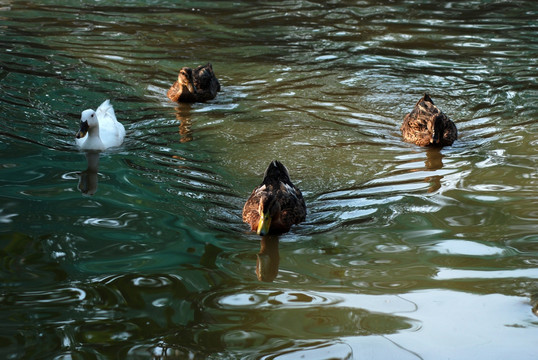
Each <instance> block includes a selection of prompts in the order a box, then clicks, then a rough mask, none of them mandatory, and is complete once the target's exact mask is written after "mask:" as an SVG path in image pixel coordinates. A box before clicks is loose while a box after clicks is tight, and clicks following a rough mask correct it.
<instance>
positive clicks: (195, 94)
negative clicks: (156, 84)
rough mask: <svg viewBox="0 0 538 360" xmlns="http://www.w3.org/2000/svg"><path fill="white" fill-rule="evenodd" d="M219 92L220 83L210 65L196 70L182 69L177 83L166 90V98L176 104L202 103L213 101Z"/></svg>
mask: <svg viewBox="0 0 538 360" xmlns="http://www.w3.org/2000/svg"><path fill="white" fill-rule="evenodd" d="M218 91H220V83H219V81H218V80H217V77H216V76H215V73H214V72H213V66H212V65H211V64H210V63H207V64H206V65H203V66H202V65H200V66H198V67H197V68H196V69H194V70H193V69H191V68H189V67H183V68H181V69H180V70H179V74H178V76H177V81H176V82H174V84H173V85H172V86H171V87H170V89H169V90H168V93H167V96H168V98H169V99H170V100H172V101H177V102H197V101H199V102H203V101H207V100H211V99H214V98H215V96H217V92H218Z"/></svg>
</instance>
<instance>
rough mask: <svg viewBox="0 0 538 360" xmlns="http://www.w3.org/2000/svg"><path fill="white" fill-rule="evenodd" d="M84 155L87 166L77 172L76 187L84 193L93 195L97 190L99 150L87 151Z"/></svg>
mask: <svg viewBox="0 0 538 360" xmlns="http://www.w3.org/2000/svg"><path fill="white" fill-rule="evenodd" d="M85 155H86V161H87V164H88V167H87V168H86V170H84V171H81V172H80V174H79V181H78V189H79V190H80V191H81V192H82V193H83V194H85V195H93V194H95V193H96V192H97V182H98V173H97V172H98V171H99V152H97V151H87V152H86V154H85Z"/></svg>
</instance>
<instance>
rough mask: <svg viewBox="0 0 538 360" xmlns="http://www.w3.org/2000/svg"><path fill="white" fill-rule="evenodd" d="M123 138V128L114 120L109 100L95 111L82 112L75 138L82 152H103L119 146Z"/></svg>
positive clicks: (114, 116)
mask: <svg viewBox="0 0 538 360" xmlns="http://www.w3.org/2000/svg"><path fill="white" fill-rule="evenodd" d="M124 138H125V128H124V127H123V125H122V124H121V123H120V122H118V120H117V119H116V114H115V113H114V107H112V104H111V103H110V100H105V101H104V102H103V103H102V104H101V105H99V107H98V108H97V110H96V111H93V110H92V109H87V110H84V111H83V112H82V114H81V116H80V130H79V131H78V133H77V138H76V142H77V145H78V146H80V148H81V149H82V150H105V149H107V148H109V147H113V146H119V145H121V144H122V143H123V139H124Z"/></svg>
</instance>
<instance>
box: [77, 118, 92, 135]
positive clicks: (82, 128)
mask: <svg viewBox="0 0 538 360" xmlns="http://www.w3.org/2000/svg"><path fill="white" fill-rule="evenodd" d="M89 128H90V126H89V125H88V122H87V121H81V122H80V129H79V130H78V131H77V135H76V137H77V139H81V138H83V137H84V136H86V134H87V133H88V129H89Z"/></svg>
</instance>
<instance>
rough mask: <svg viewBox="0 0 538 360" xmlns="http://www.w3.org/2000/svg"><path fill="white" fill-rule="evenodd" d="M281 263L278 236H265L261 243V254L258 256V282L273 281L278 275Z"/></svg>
mask: <svg viewBox="0 0 538 360" xmlns="http://www.w3.org/2000/svg"><path fill="white" fill-rule="evenodd" d="M279 263H280V254H279V252H278V236H263V237H262V238H261V241H260V252H259V253H258V254H257V255H256V276H257V277H258V280H260V281H268V282H271V281H273V280H274V279H275V278H276V276H277V275H278V264H279Z"/></svg>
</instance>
